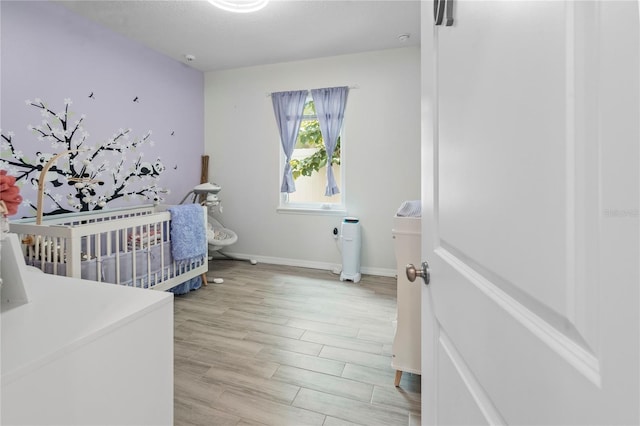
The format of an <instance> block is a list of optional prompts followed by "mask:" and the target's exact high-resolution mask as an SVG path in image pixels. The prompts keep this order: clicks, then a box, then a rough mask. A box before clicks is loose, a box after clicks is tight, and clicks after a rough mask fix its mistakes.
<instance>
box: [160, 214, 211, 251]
mask: <svg viewBox="0 0 640 426" xmlns="http://www.w3.org/2000/svg"><path fill="white" fill-rule="evenodd" d="M169 212H171V254H172V255H173V258H174V259H175V260H176V261H177V262H190V261H198V260H201V259H202V258H203V257H205V256H206V255H207V232H206V226H205V223H204V214H203V211H202V207H201V206H200V205H199V204H186V205H180V206H173V207H170V208H169Z"/></svg>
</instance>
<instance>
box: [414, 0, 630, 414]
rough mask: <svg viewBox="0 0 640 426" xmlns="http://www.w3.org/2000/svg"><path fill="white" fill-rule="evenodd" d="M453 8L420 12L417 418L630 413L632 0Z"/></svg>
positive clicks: (480, 3) (491, 3)
mask: <svg viewBox="0 0 640 426" xmlns="http://www.w3.org/2000/svg"><path fill="white" fill-rule="evenodd" d="M442 1H444V0H442ZM449 1H451V0H449ZM452 12H453V13H452V17H453V19H454V23H453V25H452V26H445V25H442V26H434V22H433V8H432V3H431V2H424V3H423V10H422V17H421V19H422V67H423V71H422V72H423V102H422V105H423V111H422V116H423V149H422V164H423V166H422V168H423V173H422V183H423V204H424V206H423V230H422V235H423V242H422V244H423V250H422V254H423V256H422V257H423V259H424V260H427V261H428V262H429V264H430V269H431V283H430V284H429V286H423V300H422V302H423V303H422V305H423V320H422V322H423V323H422V329H423V347H422V354H423V360H422V371H423V376H422V380H423V386H422V392H423V408H422V419H423V422H424V423H425V424H429V425H446V424H464V425H480V424H498V425H501V424H513V425H516V424H531V425H569V424H583V425H586V424H590V425H605V424H606V425H611V424H626V425H637V424H639V423H640V418H639V410H640V408H639V405H640V395H639V387H640V384H639V376H640V370H639V367H638V364H639V360H640V353H639V350H638V346H639V335H640V330H639V322H640V321H639V316H638V305H639V303H638V301H639V297H640V294H639V291H638V287H639V273H638V272H639V271H638V269H639V247H638V245H639V226H638V222H639V210H638V207H639V203H638V200H639V174H638V171H639V169H640V167H639V149H638V145H639V131H638V127H639V122H640V110H639V105H638V104H639V88H640V87H639V56H640V55H639V44H640V43H639V29H638V27H639V23H638V21H639V12H638V4H637V2H635V1H610V0H607V1H578V2H563V1H526V2H525V1H458V0H455V3H453V8H452ZM443 22H446V19H445V20H444V21H443ZM416 266H417V265H416Z"/></svg>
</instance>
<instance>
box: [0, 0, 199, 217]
mask: <svg viewBox="0 0 640 426" xmlns="http://www.w3.org/2000/svg"><path fill="white" fill-rule="evenodd" d="M0 19H1V26H0V31H1V34H0V36H1V37H0V56H1V57H0V63H1V64H2V69H1V75H0V89H1V92H0V93H1V105H0V128H1V129H2V131H1V134H2V139H0V169H2V168H4V169H7V170H9V171H10V172H13V174H14V175H23V176H22V178H21V179H19V184H20V185H21V193H22V195H23V197H24V198H25V202H24V203H23V205H22V206H21V208H20V210H19V212H18V215H16V216H15V218H17V217H24V216H34V214H35V211H34V209H33V207H32V206H35V203H36V192H35V190H34V182H33V181H34V178H37V176H38V174H39V171H38V169H37V167H38V165H39V166H40V168H41V167H42V163H43V162H45V161H46V159H47V158H50V157H51V156H52V155H54V154H55V153H58V152H61V151H64V150H65V149H68V148H69V145H72V146H71V147H72V148H75V146H76V145H78V144H80V145H81V147H93V151H91V152H88V153H80V154H77V155H70V156H69V157H73V158H71V161H69V159H65V160H62V159H61V160H59V161H58V162H57V163H56V167H55V168H54V169H52V170H54V172H53V173H50V174H49V176H47V179H48V180H49V181H48V182H47V184H46V188H47V191H48V193H49V194H48V195H47V197H46V198H45V203H44V211H45V213H49V214H51V213H54V212H62V211H63V210H70V211H74V210H92V209H95V208H99V207H100V206H105V207H107V208H108V207H119V206H131V205H139V204H146V203H149V202H151V201H152V199H153V198H154V197H156V196H157V197H160V198H162V199H164V201H163V202H166V203H169V204H172V203H177V202H179V201H180V200H181V199H182V197H183V196H184V195H185V194H186V193H187V192H188V191H189V190H190V189H191V188H192V187H193V186H194V185H195V184H198V183H199V182H200V159H201V155H202V154H203V151H204V77H203V74H202V73H201V72H200V71H197V70H194V69H192V68H190V67H188V66H187V65H185V64H182V63H180V62H177V61H175V60H173V59H170V58H168V57H166V56H163V55H161V54H159V53H157V52H155V51H152V50H150V49H148V48H146V47H143V46H141V45H139V44H137V43H136V42H134V41H131V40H129V39H126V38H124V37H122V36H120V35H119V34H115V33H113V32H111V31H109V30H107V29H105V28H103V27H101V26H99V25H98V24H96V23H94V22H92V21H88V20H86V19H85V18H82V17H80V16H78V15H75V14H74V13H73V12H71V11H69V10H68V9H66V8H64V7H63V6H60V5H58V4H55V3H52V2H47V1H5V0H3V1H2V2H0ZM27 100H28V101H30V102H26V101H27ZM78 121H79V123H77V122H78ZM63 122H64V123H66V124H65V125H63ZM38 126H39V127H38ZM49 126H51V127H52V128H53V129H54V130H51V129H49ZM63 126H66V130H67V133H66V134H65V132H64V129H63ZM56 129H57V130H56ZM74 131H75V132H74ZM37 153H39V154H37ZM72 175H73V176H78V175H80V176H82V177H85V181H86V185H85V184H83V185H85V186H84V187H82V188H78V187H77V186H73V185H69V184H68V182H67V179H66V177H69V176H72ZM91 180H94V181H95V180H101V181H103V184H102V185H100V184H98V183H95V184H91V185H90V184H89V182H90V181H91ZM120 187H122V188H121V189H120V191H119V192H118V196H117V197H113V199H109V193H110V192H111V193H113V192H114V191H115V190H116V189H117V188H120ZM134 192H137V193H140V194H141V195H131V196H126V197H125V196H123V194H124V193H134ZM101 203H102V204H101Z"/></svg>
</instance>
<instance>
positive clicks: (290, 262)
mask: <svg viewBox="0 0 640 426" xmlns="http://www.w3.org/2000/svg"><path fill="white" fill-rule="evenodd" d="M225 253H226V254H227V255H229V256H230V257H233V258H236V259H241V260H251V259H253V260H256V261H258V262H261V263H268V264H270V265H283V266H297V267H300V268H312V269H322V270H326V271H333V270H334V269H336V268H342V265H341V264H340V263H328V262H316V261H312V260H302V259H289V258H283V257H271V256H255V255H251V254H246V253H230V252H226V251H225ZM360 272H361V273H362V274H366V275H378V276H381V277H395V276H396V270H395V269H387V268H374V267H367V266H363V267H361V268H360Z"/></svg>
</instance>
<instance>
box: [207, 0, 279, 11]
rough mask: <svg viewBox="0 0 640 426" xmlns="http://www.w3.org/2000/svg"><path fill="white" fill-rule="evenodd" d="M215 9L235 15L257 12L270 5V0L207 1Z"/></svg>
mask: <svg viewBox="0 0 640 426" xmlns="http://www.w3.org/2000/svg"><path fill="white" fill-rule="evenodd" d="M207 1H208V2H209V3H211V4H212V5H214V6H215V7H217V8H219V9H222V10H226V11H227V12H235V13H250V12H257V11H258V10H260V9H262V8H263V7H265V6H266V5H267V3H269V0H207Z"/></svg>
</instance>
